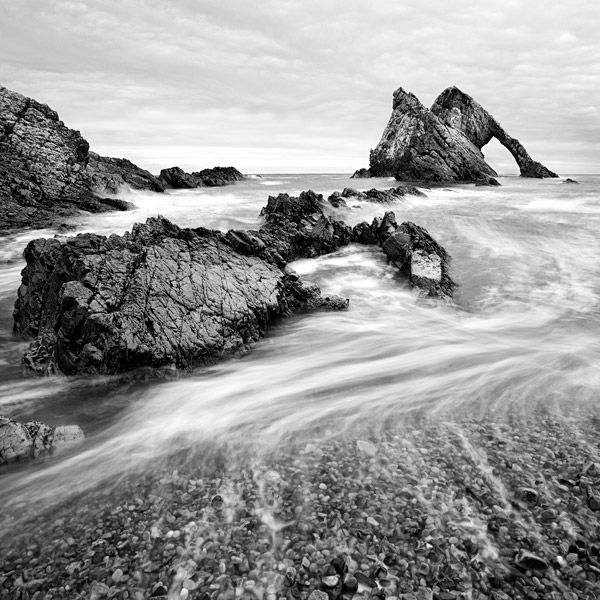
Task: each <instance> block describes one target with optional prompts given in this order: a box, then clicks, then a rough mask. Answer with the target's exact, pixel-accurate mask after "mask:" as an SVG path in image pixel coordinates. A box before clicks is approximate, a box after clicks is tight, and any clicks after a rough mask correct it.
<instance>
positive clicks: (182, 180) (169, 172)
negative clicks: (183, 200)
mask: <svg viewBox="0 0 600 600" xmlns="http://www.w3.org/2000/svg"><path fill="white" fill-rule="evenodd" d="M159 177H160V180H161V181H162V182H163V184H164V185H165V186H167V187H170V188H174V189H189V188H197V187H200V186H201V185H202V182H201V181H200V180H199V179H198V178H197V177H194V176H193V175H190V174H189V173H186V172H185V171H184V170H183V169H182V168H181V167H170V168H169V169H163V170H162V171H161V172H160V175H159Z"/></svg>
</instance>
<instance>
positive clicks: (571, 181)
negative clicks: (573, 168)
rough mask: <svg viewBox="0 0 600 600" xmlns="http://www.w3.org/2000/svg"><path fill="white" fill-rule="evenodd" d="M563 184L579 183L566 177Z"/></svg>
mask: <svg viewBox="0 0 600 600" xmlns="http://www.w3.org/2000/svg"><path fill="white" fill-rule="evenodd" d="M563 183H575V184H579V181H575V180H574V179H571V178H570V177H567V178H566V179H565V180H564V181H563Z"/></svg>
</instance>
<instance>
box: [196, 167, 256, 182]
mask: <svg viewBox="0 0 600 600" xmlns="http://www.w3.org/2000/svg"><path fill="white" fill-rule="evenodd" d="M192 176H194V177H197V178H198V179H200V181H202V185H205V186H207V187H221V186H224V185H229V184H231V183H235V182H236V181H242V180H244V179H246V177H244V175H243V174H242V173H240V172H239V171H238V170H237V169H236V168H235V167H213V168H212V169H202V171H197V172H194V173H192Z"/></svg>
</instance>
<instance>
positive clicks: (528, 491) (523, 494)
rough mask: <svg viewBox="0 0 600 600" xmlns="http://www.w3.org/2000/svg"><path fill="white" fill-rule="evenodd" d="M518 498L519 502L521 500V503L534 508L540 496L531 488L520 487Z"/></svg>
mask: <svg viewBox="0 0 600 600" xmlns="http://www.w3.org/2000/svg"><path fill="white" fill-rule="evenodd" d="M518 497H519V499H520V500H523V502H527V504H529V505H530V506H535V505H536V504H537V503H538V500H539V498H540V495H539V494H538V492H537V490H534V489H533V488H527V487H522V488H519V491H518Z"/></svg>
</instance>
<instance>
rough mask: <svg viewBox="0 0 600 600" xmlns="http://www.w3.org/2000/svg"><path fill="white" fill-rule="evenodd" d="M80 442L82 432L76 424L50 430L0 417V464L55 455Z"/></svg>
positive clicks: (36, 423)
mask: <svg viewBox="0 0 600 600" xmlns="http://www.w3.org/2000/svg"><path fill="white" fill-rule="evenodd" d="M83 440H84V434H83V431H82V430H81V428H80V427H78V426H77V425H64V426H59V427H52V426H51V425H47V424H46V423H40V421H28V422H27V423H18V422H16V421H13V420H12V419H10V418H9V417H4V416H2V415H0V465H6V464H9V463H13V462H18V461H22V460H27V459H31V458H38V457H40V456H45V455H48V454H56V453H57V452H60V451H61V450H64V449H66V448H69V447H71V446H75V445H77V444H80V443H81V442H83Z"/></svg>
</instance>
